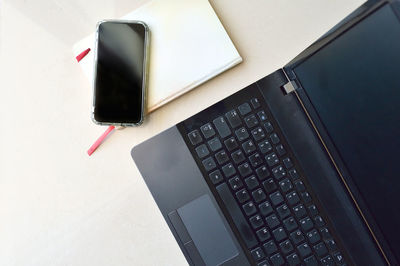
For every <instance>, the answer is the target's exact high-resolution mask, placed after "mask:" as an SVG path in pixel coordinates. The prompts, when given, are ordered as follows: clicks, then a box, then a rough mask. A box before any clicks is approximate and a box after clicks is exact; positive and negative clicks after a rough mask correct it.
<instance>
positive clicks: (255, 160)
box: [249, 153, 263, 167]
mask: <svg viewBox="0 0 400 266" xmlns="http://www.w3.org/2000/svg"><path fill="white" fill-rule="evenodd" d="M249 161H250V163H251V166H253V167H258V166H260V165H261V164H262V162H263V160H262V159H261V156H260V154H258V153H255V154H253V155H250V157H249Z"/></svg>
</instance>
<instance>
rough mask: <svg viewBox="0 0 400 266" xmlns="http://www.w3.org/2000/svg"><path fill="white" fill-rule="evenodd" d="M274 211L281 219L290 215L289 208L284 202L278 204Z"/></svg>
mask: <svg viewBox="0 0 400 266" xmlns="http://www.w3.org/2000/svg"><path fill="white" fill-rule="evenodd" d="M276 212H277V213H278V215H279V217H280V218H281V220H282V219H284V218H286V217H288V216H289V215H290V210H289V208H288V206H287V205H286V204H283V205H281V206H279V207H278V208H276Z"/></svg>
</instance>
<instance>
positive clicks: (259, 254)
mask: <svg viewBox="0 0 400 266" xmlns="http://www.w3.org/2000/svg"><path fill="white" fill-rule="evenodd" d="M251 255H252V256H253V259H254V260H255V261H259V260H262V259H263V258H265V254H264V251H263V250H262V249H261V248H256V249H253V250H252V251H251Z"/></svg>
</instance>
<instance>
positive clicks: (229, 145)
mask: <svg viewBox="0 0 400 266" xmlns="http://www.w3.org/2000/svg"><path fill="white" fill-rule="evenodd" d="M224 144H225V146H226V148H227V149H228V151H233V150H234V149H236V148H237V147H238V144H237V142H236V140H235V138H234V137H230V138H229V139H227V140H225V141H224Z"/></svg>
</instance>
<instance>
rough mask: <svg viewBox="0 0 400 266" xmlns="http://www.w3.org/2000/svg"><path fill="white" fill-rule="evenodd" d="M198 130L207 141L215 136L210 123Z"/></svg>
mask: <svg viewBox="0 0 400 266" xmlns="http://www.w3.org/2000/svg"><path fill="white" fill-rule="evenodd" d="M200 130H201V132H202V133H203V136H204V137H205V138H206V139H209V138H211V137H212V136H214V135H215V130H214V128H213V127H212V125H211V124H210V123H207V124H205V125H203V126H201V127H200Z"/></svg>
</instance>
